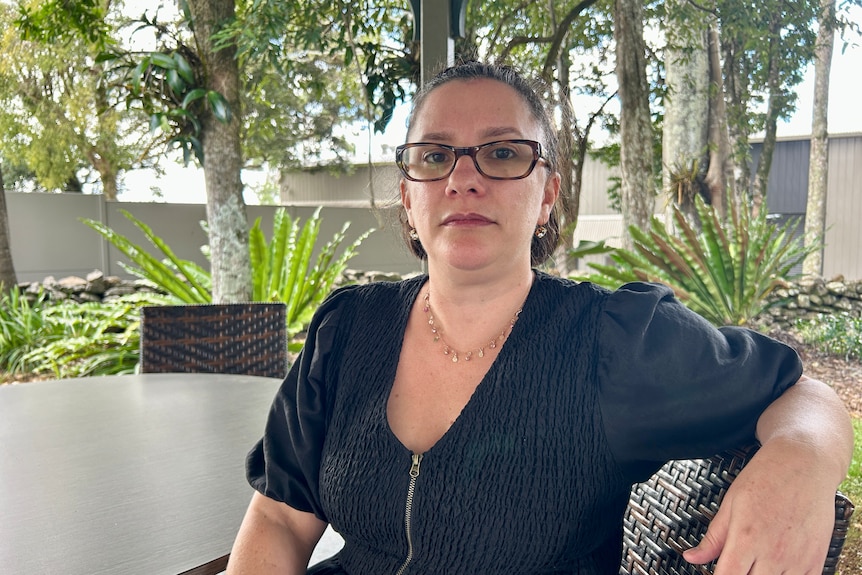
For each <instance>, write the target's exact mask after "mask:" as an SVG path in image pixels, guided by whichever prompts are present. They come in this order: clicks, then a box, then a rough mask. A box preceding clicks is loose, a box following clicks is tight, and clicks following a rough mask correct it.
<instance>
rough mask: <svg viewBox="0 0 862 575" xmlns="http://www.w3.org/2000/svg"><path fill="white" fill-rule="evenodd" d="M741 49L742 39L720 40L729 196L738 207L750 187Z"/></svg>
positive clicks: (749, 155)
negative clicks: (725, 113)
mask: <svg viewBox="0 0 862 575" xmlns="http://www.w3.org/2000/svg"><path fill="white" fill-rule="evenodd" d="M743 45H744V42H743V41H742V39H741V38H735V37H730V38H728V37H727V36H725V35H722V37H721V47H722V50H721V52H722V70H723V71H724V74H723V76H724V97H725V104H726V110H727V136H728V142H729V147H730V154H731V169H732V170H733V177H732V178H731V179H730V180H729V183H730V186H729V187H730V193H729V196H730V199H731V200H732V201H735V202H737V203H739V202H741V201H743V199H744V198H747V197H748V192H749V187H750V185H751V147H750V144H749V141H748V135H749V123H748V113H747V111H746V95H745V94H746V93H747V78H748V71H747V70H746V69H745V68H746V63H745V59H744V51H743V48H742V46H743Z"/></svg>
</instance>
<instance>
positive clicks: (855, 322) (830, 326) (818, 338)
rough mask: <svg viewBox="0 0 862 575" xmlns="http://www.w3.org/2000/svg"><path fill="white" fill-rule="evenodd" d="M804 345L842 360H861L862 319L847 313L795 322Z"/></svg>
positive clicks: (825, 315) (823, 315) (824, 315)
mask: <svg viewBox="0 0 862 575" xmlns="http://www.w3.org/2000/svg"><path fill="white" fill-rule="evenodd" d="M795 327H796V329H797V330H798V331H799V334H800V336H801V337H802V340H803V341H804V342H805V343H808V344H812V345H814V347H816V348H817V349H819V350H821V351H824V352H826V353H829V354H832V355H838V356H842V357H844V359H856V360H862V318H860V317H853V316H851V315H850V314H849V313H836V314H820V315H819V316H818V317H817V319H814V320H810V319H799V320H796V325H795Z"/></svg>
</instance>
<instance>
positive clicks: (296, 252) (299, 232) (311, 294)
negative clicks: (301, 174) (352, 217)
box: [249, 208, 371, 335]
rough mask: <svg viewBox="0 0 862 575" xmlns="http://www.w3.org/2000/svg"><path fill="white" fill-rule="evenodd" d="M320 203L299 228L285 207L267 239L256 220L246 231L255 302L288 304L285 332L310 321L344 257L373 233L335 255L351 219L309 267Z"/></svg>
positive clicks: (340, 270) (342, 266) (293, 331)
mask: <svg viewBox="0 0 862 575" xmlns="http://www.w3.org/2000/svg"><path fill="white" fill-rule="evenodd" d="M320 222H321V220H320V208H318V209H316V210H315V211H314V214H313V215H312V216H311V217H310V218H309V219H308V220H307V221H306V222H305V224H304V225H303V226H302V227H300V225H299V219H298V218H297V219H293V220H292V219H291V218H290V216H289V215H288V213H287V210H285V209H283V208H282V209H279V210H277V211H276V213H275V217H274V221H273V231H272V240H271V241H270V242H268V243H267V241H266V238H265V237H264V234H263V231H261V229H260V218H258V219H257V220H255V222H254V225H253V226H252V228H251V231H250V235H249V245H250V250H251V266H252V270H253V271H252V273H253V296H252V299H253V300H254V301H281V302H284V303H286V304H287V327H288V334H289V335H294V334H296V333H298V332H300V331H302V330H303V329H304V328H305V327H306V326H307V325H308V322H309V321H311V316H312V314H313V313H314V310H315V309H317V306H318V305H319V304H320V302H321V301H323V298H325V297H326V296H327V295H328V294H329V292H330V291H331V290H332V286H333V285H334V284H335V282H336V281H337V280H338V278H340V277H341V274H342V273H343V272H344V270H345V268H346V267H347V262H348V260H350V258H352V257H353V256H354V255H356V250H357V248H358V247H359V245H360V244H361V243H362V241H363V240H364V239H365V238H366V237H368V235H369V234H370V233H371V232H370V230H369V231H367V232H365V233H363V234H361V235H360V236H359V237H358V238H357V239H356V240H354V241H353V243H351V244H350V245H349V246H347V247H346V248H345V249H344V251H343V252H342V253H341V255H340V256H339V257H336V255H335V253H336V250H337V249H338V247H339V246H340V245H341V243H342V242H343V241H344V239H345V232H346V231H347V229H348V227H349V226H350V222H345V223H344V225H343V226H342V228H341V230H340V231H339V232H337V233H336V234H335V236H334V237H333V238H332V239H331V240H329V241H328V242H327V243H326V244H324V245H323V246H322V247H321V248H320V250H319V251H318V254H317V258H316V260H315V261H314V265H313V266H312V265H311V264H312V255H313V252H314V250H315V247H316V243H317V237H318V234H319V232H320Z"/></svg>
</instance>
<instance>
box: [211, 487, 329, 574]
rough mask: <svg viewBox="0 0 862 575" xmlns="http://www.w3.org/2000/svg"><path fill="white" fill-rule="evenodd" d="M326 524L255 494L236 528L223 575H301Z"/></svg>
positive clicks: (312, 516) (311, 515) (308, 514)
mask: <svg viewBox="0 0 862 575" xmlns="http://www.w3.org/2000/svg"><path fill="white" fill-rule="evenodd" d="M324 529H326V524H325V523H324V522H323V521H321V520H320V519H318V518H317V517H315V516H314V515H313V514H311V513H306V512H303V511H297V510H296V509H292V508H291V507H289V506H287V505H285V504H284V503H280V502H278V501H274V500H272V499H269V498H267V497H265V496H263V495H261V494H260V493H255V494H254V496H253V497H252V501H251V503H250V504H249V507H248V511H247V512H246V515H245V518H244V519H243V521H242V525H241V526H240V529H239V533H238V534H237V537H236V541H235V542H234V545H233V549H232V550H231V555H230V560H229V561H228V566H227V571H226V575H251V574H254V575H266V574H270V573H272V574H275V573H278V574H279V575H304V574H305V572H306V568H307V566H308V561H309V558H310V557H311V553H312V551H313V550H314V546H315V545H316V544H317V541H318V540H319V539H320V537H321V535H322V534H323V531H324Z"/></svg>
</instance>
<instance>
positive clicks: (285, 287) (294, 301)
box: [82, 208, 371, 335]
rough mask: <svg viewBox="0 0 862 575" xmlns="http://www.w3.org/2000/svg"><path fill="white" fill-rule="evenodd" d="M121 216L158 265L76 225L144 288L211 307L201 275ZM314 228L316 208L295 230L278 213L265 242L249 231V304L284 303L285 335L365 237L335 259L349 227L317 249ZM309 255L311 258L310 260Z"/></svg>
mask: <svg viewBox="0 0 862 575" xmlns="http://www.w3.org/2000/svg"><path fill="white" fill-rule="evenodd" d="M121 213H122V214H123V215H124V216H125V217H126V218H128V219H129V220H130V221H131V222H132V223H133V224H135V226H136V227H137V228H138V229H139V230H141V231H142V232H143V233H144V235H145V236H146V238H147V240H149V242H150V243H151V244H152V245H153V246H155V247H156V248H157V249H158V250H159V251H161V252H162V254H164V255H165V258H164V259H162V260H159V259H158V258H156V257H155V256H153V255H151V254H150V253H149V252H147V251H146V250H144V249H143V248H142V247H140V246H139V245H137V244H135V243H133V242H132V241H131V240H129V239H128V238H127V237H125V236H123V235H121V234H118V233H116V232H114V231H113V230H112V229H110V228H109V227H107V226H105V225H104V224H102V223H100V222H97V221H95V220H86V219H85V220H82V221H83V222H84V223H85V224H86V225H87V226H89V227H90V228H92V229H94V230H95V231H96V232H98V233H99V234H101V235H102V237H104V238H105V239H106V240H108V241H109V242H111V243H112V244H113V245H114V247H116V248H117V249H118V250H120V251H121V252H122V253H123V254H125V255H126V257H128V258H129V259H130V260H132V262H134V264H136V265H124V268H125V269H126V270H127V271H128V272H129V273H131V274H133V275H135V276H137V277H139V278H141V279H144V280H146V281H148V282H150V283H151V284H152V285H153V286H154V287H157V288H158V289H160V290H162V291H164V292H165V293H167V294H169V295H170V296H171V297H172V298H173V299H174V300H175V301H176V302H183V303H190V304H194V303H208V302H210V301H212V293H211V285H212V280H211V277H210V273H209V272H208V271H207V270H204V269H203V268H201V267H200V266H198V265H197V264H195V263H194V262H191V261H188V260H183V259H181V258H179V257H177V255H176V254H174V252H173V251H172V250H171V248H170V247H169V246H168V245H167V244H166V243H165V242H164V241H163V240H162V239H161V238H159V237H158V236H156V235H155V233H153V231H152V229H151V228H150V227H149V226H147V225H146V224H144V223H143V222H142V221H140V220H138V219H137V218H135V217H134V216H133V215H132V214H130V213H129V212H127V211H125V210H121ZM320 223H321V219H320V208H318V209H317V210H315V212H314V214H313V215H312V216H311V217H310V218H309V219H308V220H307V221H306V222H305V224H304V225H301V226H300V221H299V219H298V218H297V219H291V218H290V216H289V215H288V213H287V210H286V209H284V208H279V209H278V210H276V212H275V215H274V219H273V234H272V239H271V240H270V241H269V242H267V240H266V237H265V235H264V233H263V231H262V230H261V228H260V218H258V219H257V220H256V221H255V223H254V225H253V226H252V227H251V229H250V230H249V250H250V256H251V265H252V283H253V294H252V301H281V302H284V303H286V304H287V328H288V334H289V335H293V334H296V333H298V332H300V331H302V330H303V329H304V328H305V327H306V326H307V324H308V322H309V321H310V320H311V315H312V314H313V313H314V310H315V309H316V308H317V306H318V304H320V302H321V301H323V298H325V297H326V296H327V294H328V293H329V292H330V291H331V290H332V287H333V285H334V284H335V282H336V281H337V280H338V279H339V278H340V277H341V274H342V273H343V272H344V270H345V268H346V267H347V262H348V261H349V260H350V259H351V258H352V257H353V256H354V255H356V252H357V249H358V247H359V245H360V244H361V243H362V241H363V240H364V239H365V238H366V237H368V234H369V233H371V232H370V231H367V232H365V233H363V234H361V235H360V236H359V237H358V238H357V239H356V240H354V241H353V243H351V244H350V245H348V246H346V247H345V248H344V250H343V251H342V253H341V255H340V256H337V257H336V252H337V251H338V248H339V247H340V246H341V244H342V243H343V242H344V240H345V232H346V231H347V229H348V227H349V226H350V222H345V224H344V226H342V228H341V230H340V231H339V232H338V233H336V234H335V235H334V236H333V237H332V239H330V240H329V241H328V242H326V243H325V244H324V245H323V246H320V247H319V249H318V246H317V240H318V235H319V232H320ZM315 250H317V257H316V258H314V259H312V256H313V255H314V252H315ZM205 251H206V250H205Z"/></svg>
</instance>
